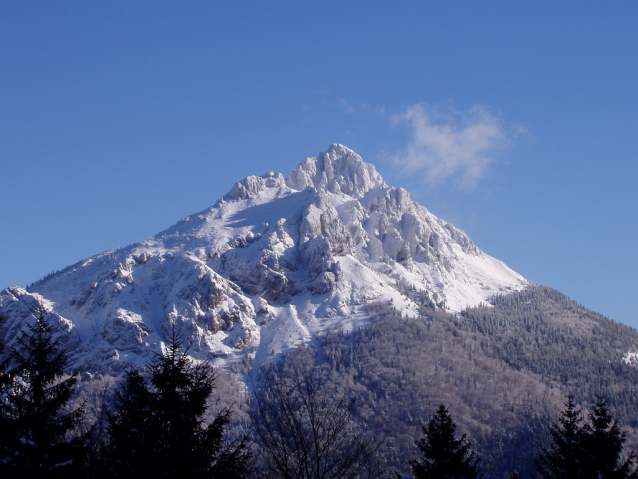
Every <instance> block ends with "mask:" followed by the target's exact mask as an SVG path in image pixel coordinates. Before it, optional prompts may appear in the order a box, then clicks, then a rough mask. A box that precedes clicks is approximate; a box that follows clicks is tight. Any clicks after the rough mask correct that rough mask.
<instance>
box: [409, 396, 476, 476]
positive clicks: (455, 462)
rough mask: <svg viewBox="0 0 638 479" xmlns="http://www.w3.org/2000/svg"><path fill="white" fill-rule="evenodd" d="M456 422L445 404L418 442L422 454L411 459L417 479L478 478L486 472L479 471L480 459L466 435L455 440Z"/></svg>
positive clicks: (441, 406)
mask: <svg viewBox="0 0 638 479" xmlns="http://www.w3.org/2000/svg"><path fill="white" fill-rule="evenodd" d="M455 433H456V425H455V424H454V421H452V417H451V416H450V414H449V413H448V410H447V408H446V407H445V406H444V405H443V404H441V405H440V406H439V408H438V409H437V411H436V414H435V415H434V417H433V418H432V420H430V422H429V424H428V426H427V428H425V427H424V428H423V438H421V439H420V440H419V441H416V444H417V446H418V447H419V449H420V450H421V454H422V457H421V459H420V460H417V461H410V465H411V466H412V471H413V472H414V477H415V478H416V479H435V478H436V479H475V478H480V477H482V475H481V474H480V473H479V470H478V462H479V459H478V458H476V457H475V455H476V453H475V452H474V451H473V450H472V447H471V444H470V443H469V442H468V441H467V440H466V438H465V434H464V435H463V436H461V438H460V439H455Z"/></svg>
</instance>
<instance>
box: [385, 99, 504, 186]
mask: <svg viewBox="0 0 638 479" xmlns="http://www.w3.org/2000/svg"><path fill="white" fill-rule="evenodd" d="M391 120H392V122H393V124H394V125H405V124H407V125H408V126H409V127H410V128H411V130H412V134H411V138H410V140H409V142H408V145H407V146H406V147H405V148H404V149H403V150H402V151H399V152H398V153H396V154H395V155H394V156H393V159H394V161H395V162H396V163H397V164H398V165H399V166H400V167H401V168H402V169H403V171H404V172H405V173H409V174H423V175H424V176H425V178H426V180H427V181H428V182H429V183H431V184H437V183H441V182H443V181H445V180H449V179H453V180H456V181H457V182H458V184H459V186H461V187H462V188H468V189H473V188H475V187H476V185H477V184H478V182H479V181H480V180H481V179H483V178H484V177H485V176H486V175H487V174H488V173H489V167H490V165H492V163H494V161H495V158H496V154H497V153H498V152H499V151H500V150H502V149H503V148H504V147H505V146H507V145H508V144H509V142H510V137H509V135H508V134H507V132H506V130H505V128H504V127H503V125H502V124H501V121H500V120H499V119H498V118H497V117H496V116H495V115H493V114H492V113H490V111H489V110H488V109H487V108H485V107H484V106H480V105H475V106H473V107H472V108H470V109H469V110H466V111H463V112H458V111H452V110H450V111H448V112H445V113H443V112H441V111H440V110H439V109H436V108H434V107H432V106H429V105H427V104H424V103H419V104H416V105H413V106H411V107H409V108H406V109H405V110H404V111H403V112H402V113H400V114H397V115H393V116H392V117H391Z"/></svg>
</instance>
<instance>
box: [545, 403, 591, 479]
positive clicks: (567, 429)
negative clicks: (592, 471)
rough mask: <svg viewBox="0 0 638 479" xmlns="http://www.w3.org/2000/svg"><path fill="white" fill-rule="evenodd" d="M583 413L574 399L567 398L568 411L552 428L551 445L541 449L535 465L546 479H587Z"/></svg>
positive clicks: (566, 406)
mask: <svg viewBox="0 0 638 479" xmlns="http://www.w3.org/2000/svg"><path fill="white" fill-rule="evenodd" d="M584 428H585V425H584V424H583V413H582V409H580V408H577V407H576V404H575V403H574V397H573V396H571V395H570V396H568V397H567V403H566V404H565V409H564V410H563V412H561V414H560V415H559V417H558V419H557V421H556V422H553V423H552V425H551V426H550V431H549V433H550V439H551V444H550V447H549V449H547V448H542V449H541V453H540V456H539V458H538V460H536V461H535V464H536V469H537V471H538V473H539V474H540V475H541V477H542V478H544V479H572V478H582V477H584V473H585V469H586V465H585V461H586V459H587V451H586V449H585V447H584V444H583V437H584V433H585V429H584Z"/></svg>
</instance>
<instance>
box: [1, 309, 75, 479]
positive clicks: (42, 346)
mask: <svg viewBox="0 0 638 479" xmlns="http://www.w3.org/2000/svg"><path fill="white" fill-rule="evenodd" d="M34 318H35V321H34V323H33V324H28V325H27V330H26V331H24V332H23V333H22V335H21V336H20V337H18V339H17V343H18V345H17V347H16V348H15V349H14V350H13V352H12V354H11V356H10V357H9V358H8V359H7V360H6V361H5V362H4V363H3V365H2V368H1V369H2V381H1V382H2V388H3V395H2V401H1V402H0V474H1V475H2V477H28V478H38V477H76V476H77V477H80V476H79V475H80V473H81V472H80V470H81V468H82V466H83V464H82V462H83V460H84V456H85V453H86V451H85V448H84V447H83V444H84V442H85V438H84V437H81V436H78V435H77V434H76V436H75V437H72V436H73V430H74V429H76V428H77V426H78V425H79V423H80V421H81V420H82V417H83V414H84V410H83V407H79V408H77V409H75V410H73V411H70V412H66V413H63V412H62V411H63V410H64V408H65V406H66V404H67V403H68V401H69V399H70V398H71V396H72V394H73V392H74V388H75V385H76V382H77V379H78V373H77V372H76V373H75V374H74V375H72V376H71V377H69V378H67V379H62V377H63V374H64V369H65V367H66V365H67V362H68V356H67V354H66V353H65V352H64V350H63V349H62V347H61V345H60V342H59V339H56V340H54V339H53V332H52V327H51V325H50V324H49V321H48V320H47V318H46V315H45V310H44V308H40V309H39V310H38V311H36V313H35V315H34Z"/></svg>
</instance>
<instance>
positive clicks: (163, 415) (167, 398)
mask: <svg viewBox="0 0 638 479" xmlns="http://www.w3.org/2000/svg"><path fill="white" fill-rule="evenodd" d="M181 339H182V338H181V337H180V336H179V335H178V334H176V333H175V330H174V329H173V330H172V331H170V332H169V334H168V339H167V344H166V348H165V351H164V353H163V354H161V355H158V356H157V357H156V358H155V359H154V360H153V361H152V362H151V363H150V364H149V366H148V375H143V374H141V373H140V372H137V371H134V372H130V373H129V374H128V375H127V378H126V384H125V386H124V388H123V390H122V391H119V392H118V393H117V397H116V403H115V412H114V413H113V414H110V415H109V430H110V435H111V444H110V448H109V453H108V456H109V457H110V464H111V470H112V473H113V474H116V475H117V476H118V477H140V476H142V477H190V478H200V477H201V478H204V477H206V478H215V477H224V478H241V477H245V476H246V475H247V474H248V461H249V458H250V454H249V452H248V450H247V448H246V442H245V441H241V442H239V443H237V444H230V445H227V444H225V441H224V436H225V431H226V426H227V425H228V423H229V421H230V413H231V411H230V410H229V409H225V410H223V411H222V412H220V413H219V414H218V415H217V417H216V418H215V419H214V421H213V422H212V423H211V424H209V425H205V424H204V421H203V419H202V416H203V414H204V413H205V412H206V410H207V404H206V402H207V400H208V397H209V396H210V394H211V393H212V391H213V388H214V382H215V379H216V374H215V372H214V370H213V368H212V367H211V366H210V364H208V363H206V362H202V363H194V362H193V361H192V360H191V359H190V358H189V357H188V356H187V354H186V351H182V350H180V344H181Z"/></svg>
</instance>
